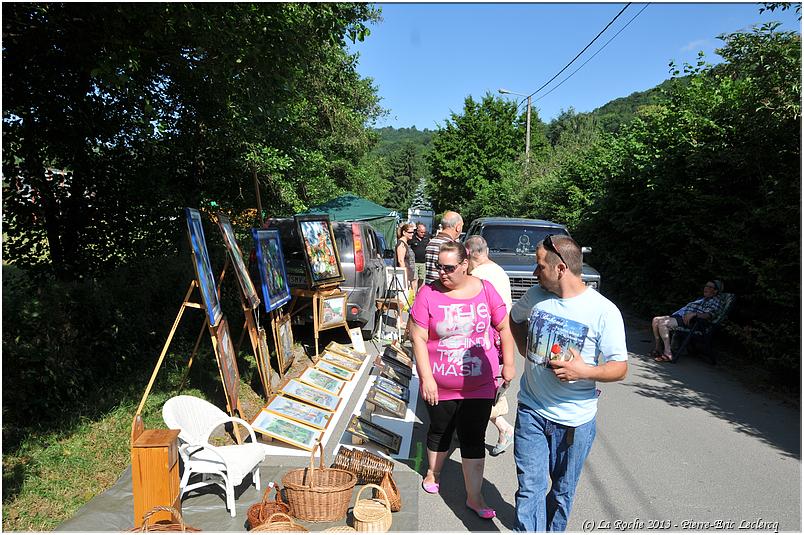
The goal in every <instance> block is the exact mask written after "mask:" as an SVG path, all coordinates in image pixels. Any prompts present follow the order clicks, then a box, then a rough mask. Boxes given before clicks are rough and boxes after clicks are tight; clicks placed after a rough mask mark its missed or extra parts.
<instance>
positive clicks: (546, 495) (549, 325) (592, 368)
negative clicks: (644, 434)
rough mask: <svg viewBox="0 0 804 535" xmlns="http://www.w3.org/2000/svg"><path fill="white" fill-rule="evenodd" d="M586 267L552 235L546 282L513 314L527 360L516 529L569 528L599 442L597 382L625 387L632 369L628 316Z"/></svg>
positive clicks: (541, 264)
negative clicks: (589, 280)
mask: <svg viewBox="0 0 804 535" xmlns="http://www.w3.org/2000/svg"><path fill="white" fill-rule="evenodd" d="M582 263H583V261H582V257H581V249H580V247H578V244H577V243H575V241H574V240H573V239H572V238H570V237H569V236H559V235H553V236H547V237H546V238H545V239H544V241H543V242H542V244H541V245H539V247H538V249H536V271H535V273H534V274H535V275H536V276H537V277H538V279H539V284H538V285H536V286H534V287H533V288H531V289H530V290H528V292H527V293H526V294H525V295H524V296H522V298H521V299H519V300H518V301H517V302H516V303H514V306H513V308H512V310H511V331H512V333H513V335H514V339H515V340H516V343H517V347H518V348H519V352H520V353H521V354H522V355H524V356H525V371H524V373H523V375H522V380H521V382H520V390H519V407H518V409H517V418H516V427H515V432H514V459H515V461H516V471H517V479H518V481H519V490H517V492H516V524H515V526H514V530H515V531H564V530H565V529H566V528H567V519H568V518H569V513H570V510H571V508H572V500H573V497H574V496H575V487H576V485H577V484H578V478H579V477H580V475H581V470H582V469H583V463H584V461H585V460H586V457H587V455H588V454H589V450H590V449H591V448H592V442H593V441H594V439H595V414H596V413H597V394H596V389H595V381H601V382H613V381H620V380H622V379H623V378H625V375H626V373H627V371H628V363H627V360H628V351H627V349H626V346H625V328H624V326H623V318H622V315H621V314H620V311H619V310H618V309H617V307H616V306H615V305H614V303H612V302H611V301H609V300H608V299H606V298H605V297H603V296H602V295H600V294H599V293H597V292H596V291H595V290H594V289H592V288H588V287H587V286H586V285H585V284H584V283H583V281H582V280H581V266H582ZM551 482H552V484H551Z"/></svg>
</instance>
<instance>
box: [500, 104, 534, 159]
mask: <svg viewBox="0 0 804 535" xmlns="http://www.w3.org/2000/svg"><path fill="white" fill-rule="evenodd" d="M497 91H498V92H499V93H500V94H501V95H517V96H520V97H528V118H527V121H526V126H525V163H530V103H531V98H532V95H523V94H522V93H514V92H513V91H509V90H507V89H503V88H500V89H498V90H497Z"/></svg>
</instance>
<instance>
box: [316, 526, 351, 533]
mask: <svg viewBox="0 0 804 535" xmlns="http://www.w3.org/2000/svg"><path fill="white" fill-rule="evenodd" d="M356 531H357V530H356V529H355V528H353V527H352V526H333V527H331V528H327V529H325V530H323V531H322V532H321V533H354V532H356Z"/></svg>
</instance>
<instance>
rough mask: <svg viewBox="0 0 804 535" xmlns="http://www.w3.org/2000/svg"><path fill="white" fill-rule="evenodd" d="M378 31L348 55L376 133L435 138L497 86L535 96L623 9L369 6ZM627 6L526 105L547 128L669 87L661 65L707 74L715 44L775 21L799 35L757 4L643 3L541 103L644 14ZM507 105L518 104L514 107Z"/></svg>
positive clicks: (789, 18) (788, 20)
mask: <svg viewBox="0 0 804 535" xmlns="http://www.w3.org/2000/svg"><path fill="white" fill-rule="evenodd" d="M378 5H379V6H380V7H381V8H382V16H383V21H382V22H380V23H378V24H376V25H373V26H371V35H370V36H369V37H368V38H367V39H366V40H365V41H364V42H362V43H356V44H355V45H350V49H351V50H352V51H354V52H358V53H359V54H360V57H359V63H358V72H360V74H361V75H363V76H368V77H371V78H373V79H374V82H375V84H376V85H377V87H378V89H379V94H380V97H381V98H382V101H381V105H382V106H383V107H384V108H386V109H388V110H389V114H388V115H387V116H386V117H384V118H381V119H380V120H379V121H378V123H377V125H376V126H393V127H396V128H401V127H410V126H416V127H417V128H418V129H420V130H422V129H424V128H429V129H435V128H437V126H438V125H443V124H444V123H445V121H446V119H448V118H449V116H450V112H451V111H454V112H457V113H460V112H461V111H462V110H463V102H464V99H465V98H466V97H467V96H469V95H472V97H474V98H476V99H479V98H481V97H482V96H483V95H484V94H485V93H486V92H489V91H490V92H493V93H495V94H497V89H498V88H501V87H504V88H506V89H509V90H511V91H515V92H517V93H523V94H528V93H532V92H533V91H535V90H536V89H538V88H539V87H540V86H541V85H542V84H543V83H545V82H547V81H548V80H549V79H550V78H552V77H553V75H555V74H556V73H557V72H558V71H560V70H561V69H562V68H563V67H564V66H565V65H566V64H567V63H568V62H569V61H570V60H572V58H573V57H575V55H576V54H577V53H578V52H580V51H581V50H582V49H583V48H584V47H585V46H586V45H587V44H588V43H589V41H591V40H592V39H593V38H594V37H595V36H596V35H597V34H598V32H600V30H602V29H603V28H604V27H605V26H606V25H607V24H608V23H609V22H610V21H611V20H612V19H613V18H614V16H615V15H617V13H618V12H619V11H620V10H621V9H622V8H623V7H624V6H625V5H626V3H598V4H577V3H575V4H569V3H562V4H556V3H554V4H547V3H542V4H539V3H533V4H521V3H520V4H511V3H509V4H468V3H460V4H378ZM644 6H645V4H644V3H642V4H636V3H634V4H631V5H630V6H629V7H628V9H626V10H625V12H624V13H623V14H622V15H621V16H620V17H619V18H618V19H617V20H616V21H615V22H614V24H612V26H611V27H610V28H609V29H608V30H607V31H606V32H605V33H604V34H603V35H601V36H600V37H599V38H598V40H597V41H596V42H595V43H594V44H593V45H592V46H591V47H590V48H589V49H588V50H587V51H586V52H585V53H584V54H583V55H582V56H581V57H580V58H579V59H578V60H576V62H575V63H574V64H573V65H572V66H570V67H569V68H568V69H567V70H566V71H564V73H562V74H561V76H559V77H558V78H557V79H556V80H555V81H554V82H553V83H552V84H550V85H548V86H547V87H546V88H545V89H544V90H542V91H540V92H539V93H537V94H536V95H535V96H534V97H533V98H534V102H533V106H534V108H535V109H536V110H538V113H539V117H540V118H541V119H542V120H543V121H545V122H549V121H550V120H551V119H553V118H555V117H556V116H557V115H558V114H559V113H560V111H561V110H562V109H565V110H566V109H569V108H570V107H573V108H575V110H576V111H591V110H593V109H595V108H597V107H599V106H602V105H603V104H605V103H607V102H609V101H610V100H613V99H615V98H618V97H623V96H627V95H629V94H631V93H633V92H634V91H644V90H646V89H649V88H651V87H653V86H655V85H657V84H659V83H661V82H662V81H663V80H666V79H667V78H669V77H670V75H669V69H668V63H669V62H670V61H671V60H675V61H676V63H677V64H679V65H681V64H683V63H684V62H689V63H695V62H696V61H697V54H698V51H703V52H704V53H705V54H706V59H707V61H709V62H710V63H718V62H720V61H722V58H720V56H717V55H716V54H715V53H714V49H715V48H718V47H719V46H720V45H721V44H722V41H720V40H718V39H717V35H719V34H722V33H730V32H734V31H737V30H740V29H750V28H751V26H752V25H754V24H761V23H765V22H769V21H773V20H776V21H780V22H782V23H783V26H782V28H783V29H787V30H795V31H799V32H800V29H801V23H800V22H799V21H798V17H797V15H796V14H795V11H794V10H788V11H784V12H780V11H778V10H777V11H776V12H775V13H770V12H764V13H762V14H760V13H759V7H760V5H759V4H748V3H740V4H736V3H730V4H726V3H710V4H703V3H674V4H661V3H652V4H650V5H648V6H647V8H646V9H645V10H644V11H643V12H642V13H641V14H640V15H639V16H637V17H636V19H634V20H633V22H631V23H630V25H628V27H627V28H625V29H624V30H623V31H622V32H621V33H620V34H619V35H618V36H617V37H616V38H614V40H612V41H611V42H610V43H609V44H608V45H607V46H606V47H605V48H604V49H603V50H602V51H600V52H599V53H598V54H597V55H596V56H595V57H594V58H593V59H592V60H591V61H589V63H587V64H586V65H585V66H584V67H583V68H581V69H580V70H579V71H578V72H577V73H575V74H574V75H573V76H572V77H571V78H569V79H568V80H567V81H566V82H564V83H563V84H562V85H561V86H560V87H558V88H557V89H555V90H554V91H552V92H551V93H550V94H549V95H546V96H544V97H543V98H541V99H539V100H536V99H538V98H539V97H541V96H543V95H545V93H547V92H548V91H550V90H551V89H552V88H553V87H554V86H555V85H556V84H557V83H558V82H560V81H561V80H563V79H564V78H565V77H566V76H567V75H569V74H570V73H572V72H573V71H574V70H575V69H577V68H578V67H579V66H580V65H581V64H582V63H583V62H584V61H586V60H587V59H588V58H589V57H590V56H591V55H592V54H594V53H595V52H596V51H597V50H598V49H599V48H600V47H601V46H603V45H604V44H605V43H606V42H607V41H608V40H609V39H610V38H611V37H612V36H613V35H614V34H615V33H617V31H619V30H620V29H621V28H623V26H625V25H626V23H628V21H629V20H631V18H632V17H634V15H636V14H637V13H638V12H639V11H640V10H641V9H642V8H643V7H644ZM507 98H516V100H517V101H519V100H521V99H522V97H507Z"/></svg>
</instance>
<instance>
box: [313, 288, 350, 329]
mask: <svg viewBox="0 0 804 535" xmlns="http://www.w3.org/2000/svg"><path fill="white" fill-rule="evenodd" d="M318 303H319V308H318V330H319V331H324V330H326V329H332V328H333V327H340V326H341V325H346V294H345V293H339V294H335V295H330V296H327V297H322V298H321V299H319V300H318Z"/></svg>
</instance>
